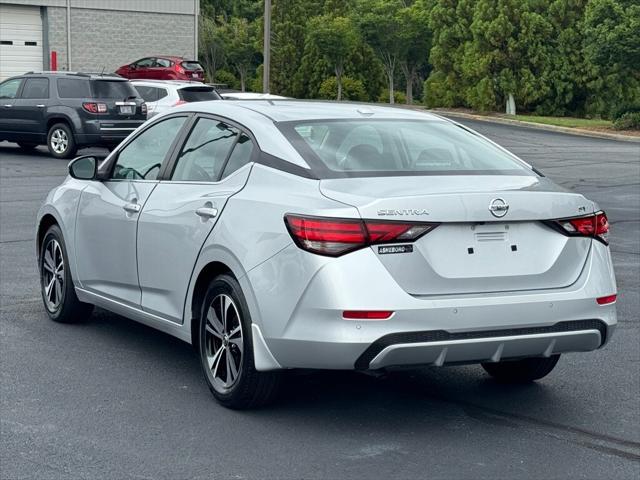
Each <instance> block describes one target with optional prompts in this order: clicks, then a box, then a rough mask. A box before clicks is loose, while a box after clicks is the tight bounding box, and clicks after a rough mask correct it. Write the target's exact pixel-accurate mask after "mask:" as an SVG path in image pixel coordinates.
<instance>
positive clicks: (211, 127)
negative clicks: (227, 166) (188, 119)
mask: <svg viewBox="0 0 640 480" xmlns="http://www.w3.org/2000/svg"><path fill="white" fill-rule="evenodd" d="M238 133H239V132H238V130H237V129H235V128H233V127H231V126H229V125H227V124H226V123H223V122H220V121H218V120H212V119H210V118H201V119H199V120H198V123H196V126H195V127H194V128H193V130H192V131H191V134H190V135H189V138H188V139H187V142H186V143H185V145H184V147H183V148H182V151H181V152H180V156H179V157H178V163H177V165H176V168H175V170H174V172H173V175H172V176H171V179H172V180H176V181H192V182H215V181H217V180H218V178H219V177H220V171H221V170H222V167H223V165H224V162H225V160H226V159H227V155H228V153H229V150H231V147H232V146H233V144H234V142H235V141H236V137H237V136H238Z"/></svg>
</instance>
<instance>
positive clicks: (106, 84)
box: [91, 80, 138, 100]
mask: <svg viewBox="0 0 640 480" xmlns="http://www.w3.org/2000/svg"><path fill="white" fill-rule="evenodd" d="M91 86H92V88H93V96H94V97H95V98H104V99H116V100H127V99H129V98H135V97H137V96H138V93H137V92H136V90H135V89H134V88H133V86H132V85H131V84H130V83H129V82H127V81H126V80H92V81H91Z"/></svg>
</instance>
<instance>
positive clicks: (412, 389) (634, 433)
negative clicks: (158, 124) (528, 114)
mask: <svg viewBox="0 0 640 480" xmlns="http://www.w3.org/2000/svg"><path fill="white" fill-rule="evenodd" d="M463 123H466V124H468V125H470V126H471V127H473V128H477V129H478V130H479V131H480V132H482V133H484V134H486V135H487V136H489V137H490V138H492V139H493V140H495V141H497V142H498V143H500V144H501V145H503V146H505V147H507V148H508V149H510V150H512V151H514V152H515V153H517V154H519V155H520V156H521V157H522V158H524V159H525V160H527V161H528V162H530V163H532V164H533V165H535V166H536V167H538V168H539V169H540V170H542V171H543V172H544V173H545V174H546V175H548V176H549V177H551V178H552V179H554V180H555V181H556V182H558V183H559V184H561V185H563V186H564V187H566V188H568V189H571V190H574V191H577V192H580V193H583V194H585V195H587V196H588V197H589V198H591V199H594V200H596V201H597V202H599V203H600V206H601V207H602V208H603V209H605V210H606V211H607V213H608V215H609V219H610V221H611V223H612V228H613V233H612V241H611V249H612V251H613V258H614V263H615V268H616V273H617V280H618V287H619V301H618V319H619V325H618V329H617V332H616V334H615V335H614V337H613V339H612V342H611V343H610V344H609V345H608V346H607V347H606V348H605V349H603V350H599V351H596V352H593V353H590V354H573V355H571V354H570V355H565V356H564V357H563V358H562V359H561V360H560V363H559V364H558V367H557V368H556V369H555V370H554V372H552V374H551V375H550V376H549V377H547V378H546V379H544V380H543V381H541V382H538V383H536V384H533V385H527V386H519V387H506V386H502V385H499V384H497V383H495V382H493V381H492V380H490V379H489V377H488V376H487V375H486V374H485V373H484V372H483V370H482V369H481V368H480V367H479V366H478V367H476V366H467V367H446V368H440V369H438V368H421V369H412V370H407V371H403V372H399V373H396V374H394V375H392V376H390V377H386V378H384V377H383V378H374V377H370V376H364V375H361V374H356V373H335V372H333V373H323V372H321V373H306V374H300V375H293V376H291V377H290V378H288V380H287V383H286V386H285V389H284V391H283V393H282V396H281V399H280V401H279V402H278V403H277V404H276V405H274V406H271V407H269V408H265V409H262V410H257V411H250V412H234V411H229V410H226V409H224V408H222V407H220V406H218V405H217V404H216V402H215V401H214V400H213V398H212V396H211V395H210V393H209V391H208V389H207V387H206V385H205V383H204V381H203V380H202V379H201V374H200V370H199V365H198V360H197V359H196V357H195V355H194V354H193V352H192V349H191V347H190V346H189V345H186V344H184V343H182V342H180V341H179V340H176V339H174V338H172V337H169V336H167V335H164V334H162V333H159V332H156V331H154V330H151V329H149V328H147V327H144V326H142V325H139V324H135V323H133V322H130V321H128V320H126V319H124V318H122V317H119V316H117V315H114V314H111V313H108V312H105V311H102V310H99V311H97V312H96V313H95V314H94V316H93V317H92V319H91V321H89V322H87V323H85V324H81V325H58V324H55V323H53V322H51V321H49V320H48V319H47V317H46V315H45V313H44V311H43V307H42V304H41V299H40V296H39V292H38V288H39V287H38V276H37V269H36V265H35V257H34V244H33V236H34V221H35V215H36V212H37V209H38V207H39V205H40V203H41V202H42V200H43V199H44V197H45V195H46V193H47V192H48V190H49V189H50V188H52V187H53V186H55V185H57V184H58V183H59V182H60V181H61V180H62V179H63V178H64V175H65V174H66V164H67V162H66V161H59V160H54V159H52V158H50V157H48V156H47V155H46V151H45V149H44V148H43V147H40V148H39V149H38V151H37V152H36V153H35V154H23V153H22V152H20V150H19V149H18V148H17V147H15V146H14V145H12V144H8V143H0V302H1V305H0V312H1V320H0V342H1V345H0V346H1V348H0V360H1V362H0V374H1V380H0V393H1V398H0V400H1V405H0V407H1V410H0V418H1V422H2V423H1V449H0V477H1V478H2V479H14V478H39V479H48V478H113V479H116V478H117V479H121V478H171V479H177V478H198V479H200V478H201V479H222V478H239V479H242V478H258V479H259V478H367V479H373V478H385V479H388V478H428V479H435V478H447V479H453V478H569V477H571V478H640V400H639V399H640V319H639V313H638V312H640V144H637V143H625V142H616V141H610V140H601V139H592V138H585V137H578V136H571V135H564V134H556V133H551V132H543V131H539V130H530V129H524V128H518V127H511V126H504V125H494V124H487V123H479V122H472V121H464V122H463Z"/></svg>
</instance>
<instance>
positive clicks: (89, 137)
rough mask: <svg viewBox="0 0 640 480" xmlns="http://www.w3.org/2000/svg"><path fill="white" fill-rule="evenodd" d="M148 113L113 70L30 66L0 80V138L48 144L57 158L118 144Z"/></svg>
mask: <svg viewBox="0 0 640 480" xmlns="http://www.w3.org/2000/svg"><path fill="white" fill-rule="evenodd" d="M146 118H147V107H146V105H145V103H144V100H143V99H142V98H140V96H139V95H138V93H137V92H136V90H135V88H133V87H132V86H131V84H130V83H129V82H128V81H127V80H126V79H124V78H121V77H117V76H110V75H97V74H88V73H72V72H42V73H34V72H30V73H27V74H25V75H21V76H19V77H13V78H9V79H8V80H5V81H4V82H2V83H0V141H2V140H8V141H10V142H16V143H18V145H20V147H22V148H23V149H32V148H35V147H36V146H37V145H43V144H46V145H47V147H48V148H49V152H50V153H51V155H53V156H54V157H57V158H69V157H72V156H74V155H75V153H76V151H77V149H78V148H79V147H89V146H104V147H112V146H114V145H117V144H118V143H120V141H122V140H123V139H124V138H126V137H127V135H129V133H131V132H132V131H133V130H135V129H136V128H137V127H138V126H140V125H141V124H142V123H143V122H144V121H145V120H146Z"/></svg>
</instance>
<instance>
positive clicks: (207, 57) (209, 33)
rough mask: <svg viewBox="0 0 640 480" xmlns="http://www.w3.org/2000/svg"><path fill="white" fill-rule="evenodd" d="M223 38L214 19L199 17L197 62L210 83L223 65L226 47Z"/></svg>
mask: <svg viewBox="0 0 640 480" xmlns="http://www.w3.org/2000/svg"><path fill="white" fill-rule="evenodd" d="M224 40H225V39H224V36H223V35H222V32H221V30H220V28H218V24H217V23H216V21H215V19H214V18H212V17H208V16H201V17H200V29H199V36H198V43H199V44H198V53H199V57H200V58H199V60H200V62H201V63H202V66H203V67H204V71H205V74H206V76H207V78H208V79H209V81H210V82H215V80H216V72H217V70H218V69H219V68H220V67H221V66H222V65H223V64H224V61H225V52H226V45H225V44H224Z"/></svg>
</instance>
